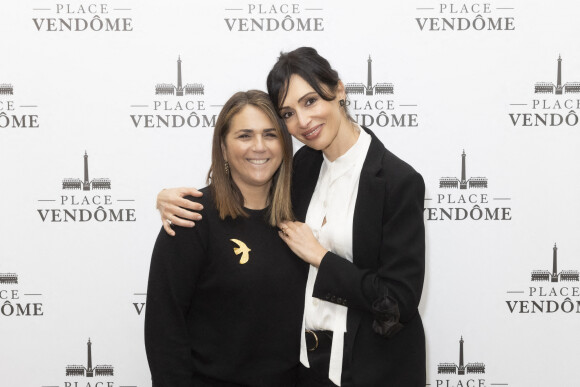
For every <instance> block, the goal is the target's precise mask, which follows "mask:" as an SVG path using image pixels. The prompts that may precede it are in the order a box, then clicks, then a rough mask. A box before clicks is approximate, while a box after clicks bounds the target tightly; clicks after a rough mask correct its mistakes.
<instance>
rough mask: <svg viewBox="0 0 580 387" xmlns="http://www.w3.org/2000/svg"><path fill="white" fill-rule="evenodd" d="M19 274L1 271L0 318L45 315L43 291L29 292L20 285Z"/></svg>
mask: <svg viewBox="0 0 580 387" xmlns="http://www.w3.org/2000/svg"><path fill="white" fill-rule="evenodd" d="M19 285H20V284H19V280H18V274H16V273H0V319H2V318H12V317H13V318H18V317H39V316H44V311H43V309H42V308H43V303H42V299H41V297H42V293H28V292H25V291H22V290H21V289H20V287H19Z"/></svg>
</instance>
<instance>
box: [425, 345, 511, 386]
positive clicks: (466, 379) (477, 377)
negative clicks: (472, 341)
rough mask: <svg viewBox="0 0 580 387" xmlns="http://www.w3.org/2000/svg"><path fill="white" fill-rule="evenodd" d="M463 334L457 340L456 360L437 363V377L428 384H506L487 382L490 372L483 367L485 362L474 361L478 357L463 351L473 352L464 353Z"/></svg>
mask: <svg viewBox="0 0 580 387" xmlns="http://www.w3.org/2000/svg"><path fill="white" fill-rule="evenodd" d="M464 344H465V342H464V340H463V336H461V339H460V340H459V348H458V349H459V353H458V356H457V357H456V359H457V362H453V361H449V360H451V359H445V360H447V361H446V362H444V363H438V364H437V379H436V381H435V384H433V383H430V384H428V385H430V386H437V387H487V386H498V385H499V386H508V384H507V383H503V382H502V383H498V382H487V380H486V378H488V377H489V375H490V373H489V371H487V370H486V368H485V363H483V362H481V361H476V360H480V359H473V357H472V355H465V353H474V351H466V352H465V353H464Z"/></svg>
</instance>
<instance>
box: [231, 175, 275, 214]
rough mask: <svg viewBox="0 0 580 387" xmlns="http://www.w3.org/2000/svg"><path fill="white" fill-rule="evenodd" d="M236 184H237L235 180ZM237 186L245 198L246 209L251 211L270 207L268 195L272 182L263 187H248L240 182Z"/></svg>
mask: <svg viewBox="0 0 580 387" xmlns="http://www.w3.org/2000/svg"><path fill="white" fill-rule="evenodd" d="M234 182H236V181H235V179H234ZM236 185H237V186H238V188H239V189H240V192H241V193H242V196H243V197H244V207H246V208H249V209H250V210H263V209H264V208H266V207H267V206H268V193H269V192H270V186H271V185H272V182H268V184H264V185H261V186H247V185H244V184H238V182H236Z"/></svg>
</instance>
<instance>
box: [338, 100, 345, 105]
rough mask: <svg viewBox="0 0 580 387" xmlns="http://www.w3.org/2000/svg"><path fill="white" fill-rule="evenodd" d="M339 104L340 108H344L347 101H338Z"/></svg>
mask: <svg viewBox="0 0 580 387" xmlns="http://www.w3.org/2000/svg"><path fill="white" fill-rule="evenodd" d="M338 104H339V105H340V107H344V105H345V104H346V101H345V100H344V99H341V100H339V101H338Z"/></svg>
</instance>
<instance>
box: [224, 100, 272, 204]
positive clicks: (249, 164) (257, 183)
mask: <svg viewBox="0 0 580 387" xmlns="http://www.w3.org/2000/svg"><path fill="white" fill-rule="evenodd" d="M222 154H223V156H224V159H225V160H226V161H227V162H228V163H229V166H230V174H231V177H232V179H233V180H234V182H235V183H236V185H237V186H238V188H239V189H240V191H241V192H242V195H244V197H245V196H246V195H247V194H248V193H249V192H252V191H253V190H254V189H255V188H262V189H269V188H270V185H271V183H272V177H273V176H274V173H276V171H277V170H278V168H279V167H280V164H281V163H282V158H283V145H282V139H281V138H280V135H279V133H278V132H277V130H276V129H275V126H274V124H273V123H272V121H271V120H270V119H269V118H268V116H267V115H266V114H265V113H263V112H262V111H261V110H260V109H258V108H257V107H255V106H252V105H247V106H245V107H244V108H242V110H240V112H239V113H237V114H236V115H235V116H233V117H232V119H231V122H230V125H229V130H228V132H227V134H226V136H225V139H224V142H223V143H222Z"/></svg>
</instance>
